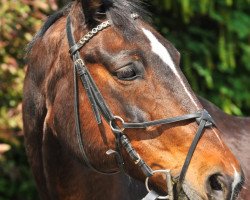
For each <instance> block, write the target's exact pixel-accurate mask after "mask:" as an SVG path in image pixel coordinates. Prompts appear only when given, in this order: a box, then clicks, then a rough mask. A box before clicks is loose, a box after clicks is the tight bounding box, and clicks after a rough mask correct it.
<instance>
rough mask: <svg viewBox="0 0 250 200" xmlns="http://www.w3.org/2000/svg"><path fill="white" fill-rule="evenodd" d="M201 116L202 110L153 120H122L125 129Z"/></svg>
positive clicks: (170, 122)
mask: <svg viewBox="0 0 250 200" xmlns="http://www.w3.org/2000/svg"><path fill="white" fill-rule="evenodd" d="M201 116H202V111H200V112H196V113H192V114H187V115H183V116H178V117H172V118H166V119H159V120H154V121H147V122H137V123H135V122H124V123H123V127H124V128H125V129H128V128H147V127H149V126H156V125H163V124H172V123H176V122H180V121H186V120H190V119H196V118H199V117H201Z"/></svg>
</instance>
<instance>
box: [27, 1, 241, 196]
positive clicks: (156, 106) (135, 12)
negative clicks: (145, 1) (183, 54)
mask: <svg viewBox="0 0 250 200" xmlns="http://www.w3.org/2000/svg"><path fill="white" fill-rule="evenodd" d="M147 16H148V14H147V12H146V11H145V9H143V5H142V2H141V1H132V0H112V1H111V0H106V1H104V0H92V1H90V0H76V1H73V2H71V3H69V4H68V5H67V6H66V7H64V8H63V9H62V10H60V11H58V12H57V13H55V14H54V15H52V16H51V17H49V18H48V20H47V21H46V22H45V24H44V26H43V27H42V28H41V30H40V31H39V32H38V33H37V34H36V36H35V37H34V39H33V41H32V42H31V43H30V45H29V48H28V53H27V64H28V68H27V72H26V77H25V81H24V93H23V124H24V136H25V147H26V153H27V156H28V160H29V163H30V166H31V169H32V172H33V175H34V178H35V181H36V185H37V188H38V192H39V195H40V197H41V199H46V200H50V199H53V200H55V199H60V200H63V199H71V200H75V199H109V200H117V199H121V200H128V199H130V200H131V199H132V200H134V199H135V200H137V199H142V198H143V199H148V200H151V199H158V198H159V199H191V200H192V199H197V200H199V199H220V200H222V199H236V197H237V195H238V193H239V191H240V188H241V186H242V184H243V181H244V178H243V172H242V169H241V166H240V163H239V161H238V160H237V159H236V157H235V156H234V155H233V153H232V152H231V150H230V149H229V148H228V147H227V146H226V144H225V143H224V142H223V140H222V139H221V135H222V133H221V131H220V130H219V129H218V127H217V126H216V122H215V121H214V120H213V118H212V117H211V115H210V114H209V113H208V112H207V111H206V110H205V108H204V107H203V106H202V104H201V102H200V101H199V99H198V98H197V97H196V95H195V94H194V92H193V91H192V90H191V87H190V86H189V84H188V82H187V80H186V78H185V77H184V75H183V74H182V72H181V70H180V68H179V61H180V54H179V52H178V51H177V50H176V48H175V47H174V46H173V45H172V44H171V43H170V42H169V41H167V40H166V39H164V38H163V37H162V36H161V35H160V34H159V33H158V32H157V31H156V30H155V29H154V28H153V27H152V25H151V24H150V22H149V20H147ZM82 36H83V37H82ZM144 182H145V186H144Z"/></svg>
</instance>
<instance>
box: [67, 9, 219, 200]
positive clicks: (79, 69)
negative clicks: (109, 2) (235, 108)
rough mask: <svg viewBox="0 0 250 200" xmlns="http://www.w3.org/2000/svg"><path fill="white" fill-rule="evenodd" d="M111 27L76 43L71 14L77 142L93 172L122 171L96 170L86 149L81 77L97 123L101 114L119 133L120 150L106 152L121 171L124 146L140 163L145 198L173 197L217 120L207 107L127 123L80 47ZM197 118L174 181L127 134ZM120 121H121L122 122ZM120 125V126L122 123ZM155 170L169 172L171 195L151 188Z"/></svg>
mask: <svg viewBox="0 0 250 200" xmlns="http://www.w3.org/2000/svg"><path fill="white" fill-rule="evenodd" d="M131 17H132V18H134V19H136V18H137V17H138V16H137V15H136V14H133V15H132V16H131ZM109 26H111V22H110V21H105V22H103V23H101V24H100V25H98V26H97V27H95V28H93V29H92V30H91V31H90V32H88V33H87V34H86V35H85V36H84V37H82V38H81V39H80V40H79V42H77V43H76V42H75V39H74V36H73V33H72V24H71V20H70V17H69V16H68V18H67V27H66V31H67V38H68V43H69V46H70V50H69V52H70V55H71V58H72V60H73V62H74V113H75V123H76V126H75V128H76V138H77V142H78V145H79V148H80V152H81V154H82V157H83V161H84V163H85V164H86V165H87V167H89V168H90V169H92V170H93V171H95V172H97V173H100V174H105V175H112V174H116V173H119V172H120V171H110V172H104V171H101V170H98V169H96V168H95V167H94V166H93V165H92V164H91V163H90V161H89V159H88V157H87V155H86V152H85V150H84V140H83V138H82V134H81V122H80V115H79V106H80V105H79V88H78V77H79V78H80V80H81V82H82V84H83V86H84V88H85V90H86V93H87V96H88V99H89V101H90V103H91V106H92V109H93V113H94V115H95V119H96V121H97V124H101V123H102V120H101V116H103V118H104V119H105V120H106V121H107V122H108V123H109V126H110V128H111V130H112V132H113V134H114V136H115V141H116V142H115V143H116V149H115V150H108V151H107V152H106V153H107V154H108V155H110V154H114V155H115V156H116V158H117V162H118V166H119V168H120V170H124V166H123V165H124V162H123V157H122V154H121V150H122V148H124V149H125V150H126V152H127V153H128V154H129V156H130V158H131V159H132V160H133V161H134V163H135V165H138V166H139V167H140V168H141V170H142V172H143V173H144V174H145V176H146V181H145V183H146V188H147V190H148V192H149V193H148V194H147V196H146V197H145V198H144V199H147V200H153V199H173V198H174V195H173V184H176V193H177V195H178V194H179V192H180V191H181V188H182V184H183V182H184V179H185V175H186V172H187V169H188V166H189V164H190V161H191V159H192V156H193V153H194V151H195V149H196V146H197V144H198V142H199V140H200V138H201V137H202V134H203V132H204V129H205V128H207V127H210V126H212V125H214V124H215V123H214V121H213V119H212V117H211V116H210V115H209V113H208V112H207V111H206V110H200V111H197V112H195V113H192V114H187V115H183V116H178V117H173V118H164V119H159V120H154V121H146V122H125V121H124V120H123V119H122V118H121V117H119V116H115V115H113V113H112V112H111V110H110V109H109V107H108V105H107V104H106V102H105V100H104V98H103V97H102V95H101V93H100V91H99V89H98V87H97V85H96V84H95V81H94V80H93V78H92V76H91V75H90V73H89V70H88V68H87V67H86V65H85V63H84V61H83V59H82V58H81V56H80V53H79V50H80V49H81V48H82V47H83V46H84V45H85V44H86V43H87V42H88V41H89V40H90V39H91V38H92V37H94V36H95V35H96V34H98V33H99V32H100V31H102V30H103V29H105V28H107V27H109ZM188 120H189V121H190V122H192V121H194V120H196V122H197V123H198V125H199V127H198V131H197V133H196V135H195V137H194V139H193V141H192V144H191V146H190V148H189V151H188V154H187V157H186V159H185V162H184V164H183V167H182V170H181V173H180V175H179V177H178V178H177V179H176V181H175V183H173V182H174V181H173V180H172V177H171V174H170V170H166V169H163V170H155V171H154V170H152V169H151V168H150V167H149V166H148V165H147V164H146V163H145V162H144V160H143V159H142V158H141V156H140V155H139V154H138V153H137V152H136V150H135V149H134V148H133V146H132V144H131V142H130V141H129V139H128V137H127V136H126V134H125V130H126V129H139V128H146V127H149V126H156V125H163V124H172V123H176V122H181V121H188ZM118 122H119V123H118ZM118 124H119V125H118ZM155 173H164V174H166V179H167V188H168V195H167V196H160V195H158V194H157V193H156V192H154V191H153V190H150V189H149V187H148V179H149V177H151V176H153V174H155Z"/></svg>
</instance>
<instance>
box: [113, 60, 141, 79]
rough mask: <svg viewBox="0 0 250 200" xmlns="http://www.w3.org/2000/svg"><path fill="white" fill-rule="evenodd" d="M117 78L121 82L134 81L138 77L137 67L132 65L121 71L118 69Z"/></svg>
mask: <svg viewBox="0 0 250 200" xmlns="http://www.w3.org/2000/svg"><path fill="white" fill-rule="evenodd" d="M115 73H116V76H117V78H118V79H120V80H127V81H130V80H134V79H136V78H137V77H138V75H137V72H136V69H135V67H134V66H133V65H132V64H131V65H128V66H125V67H123V68H121V69H118V70H117V71H116V72H115Z"/></svg>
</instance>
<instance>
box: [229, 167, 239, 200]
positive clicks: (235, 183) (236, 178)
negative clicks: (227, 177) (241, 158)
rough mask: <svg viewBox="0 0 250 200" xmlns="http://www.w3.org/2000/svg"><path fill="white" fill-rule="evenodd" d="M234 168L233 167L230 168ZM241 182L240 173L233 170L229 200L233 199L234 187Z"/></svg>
mask: <svg viewBox="0 0 250 200" xmlns="http://www.w3.org/2000/svg"><path fill="white" fill-rule="evenodd" d="M232 167H233V168H234V166H232ZM240 182H241V175H240V173H238V172H237V171H236V169H235V168H234V182H233V183H232V196H231V200H232V199H233V198H234V196H233V195H234V192H235V191H234V190H235V187H236V186H237V185H238V184H239V183H240Z"/></svg>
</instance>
